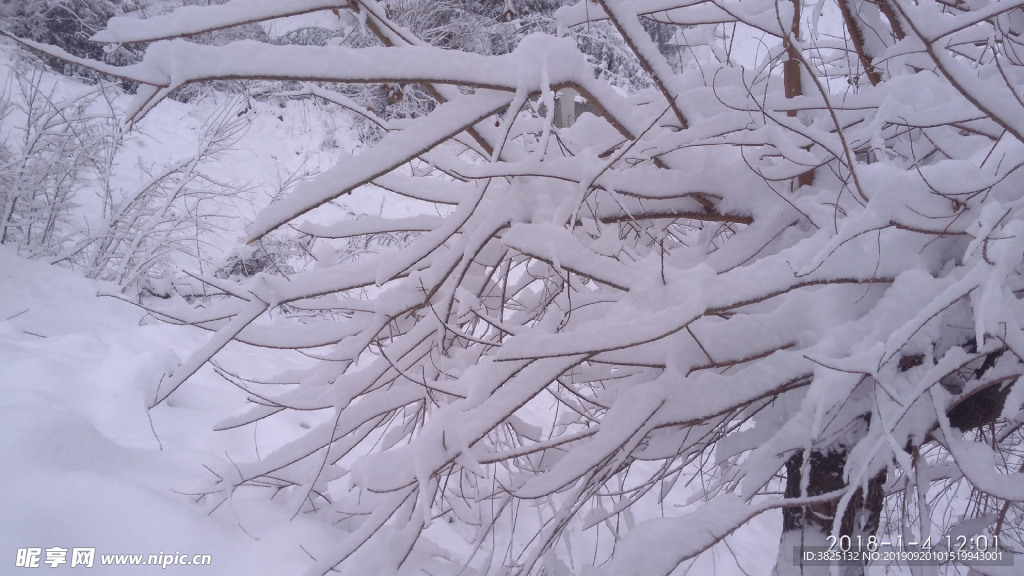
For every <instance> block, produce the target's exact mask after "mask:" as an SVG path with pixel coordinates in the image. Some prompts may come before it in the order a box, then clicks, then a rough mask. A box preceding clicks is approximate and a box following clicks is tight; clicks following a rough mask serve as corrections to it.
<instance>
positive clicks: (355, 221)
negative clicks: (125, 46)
mask: <svg viewBox="0 0 1024 576" xmlns="http://www.w3.org/2000/svg"><path fill="white" fill-rule="evenodd" d="M506 4H507V5H509V6H511V7H513V8H514V7H515V5H516V4H517V3H516V2H514V1H510V2H507V3H506ZM315 11H323V14H324V15H325V17H334V18H337V19H339V21H341V20H344V21H345V22H348V23H350V24H349V25H358V26H364V27H365V29H366V30H369V31H370V32H371V33H372V34H374V35H376V36H377V38H378V39H379V41H380V44H381V45H380V46H378V47H364V48H349V47H345V46H340V45H331V46H280V45H272V44H269V43H262V42H255V41H239V42H233V43H230V44H227V45H224V46H208V45H199V44H195V43H192V42H189V41H187V40H183V39H171V40H161V39H167V38H175V37H179V36H188V35H192V34H197V33H201V32H204V31H208V30H211V29H216V28H223V27H230V26H233V25H236V24H242V23H250V22H253V21H266V20H271V19H274V18H278V17H283V16H289V15H296V14H305V13H311V12H315ZM513 16H515V15H514V14H513ZM494 17H495V19H498V18H499V17H500V15H499V14H495V15H494ZM558 21H559V23H560V25H559V29H558V33H559V34H558V35H557V36H553V35H543V34H535V35H528V36H526V37H524V38H522V40H521V41H520V42H519V43H518V45H517V46H516V48H515V49H514V50H513V51H512V52H510V53H508V54H502V55H488V54H479V53H470V52H464V51H456V50H446V49H442V48H438V47H434V46H430V45H428V44H427V43H425V42H423V41H422V40H420V39H418V38H417V37H416V36H415V35H413V34H412V33H411V32H410V31H409V30H408V29H407V28H404V27H401V26H399V25H397V24H395V23H394V22H393V21H392V20H391V19H390V18H389V16H388V14H387V6H386V4H385V3H382V4H378V3H376V2H373V1H372V0H349V1H348V2H344V1H339V0H294V1H291V2H287V3H282V2H276V1H270V0H231V1H230V2H227V3H224V4H220V5H214V6H206V7H198V6H190V7H185V8H182V9H179V10H177V11H175V12H173V13H170V14H166V15H162V16H157V17H153V18H150V19H148V20H146V21H143V22H139V21H137V20H133V19H125V18H116V19H113V20H111V21H110V22H109V24H108V26H107V28H106V29H105V30H103V31H101V32H100V33H98V34H97V35H96V36H95V37H94V39H95V40H97V41H100V42H106V43H113V44H116V43H121V42H144V41H150V40H153V41H154V43H153V44H151V45H150V46H149V47H148V49H147V50H146V53H145V56H144V58H143V59H142V60H141V61H140V62H139V63H137V64H134V65H131V66H125V67H115V66H111V65H104V64H101V63H96V62H87V61H84V60H81V59H78V58H76V57H74V56H72V55H70V54H67V53H65V52H63V51H61V50H59V49H55V48H50V47H45V46H39V45H36V44H31V43H29V45H32V46H35V47H37V48H39V49H41V50H44V51H46V52H48V53H50V54H53V55H58V56H61V57H63V58H65V59H67V60H69V61H72V62H77V63H79V64H82V65H86V66H91V67H94V68H95V69H97V70H100V71H102V72H105V73H108V74H111V75H114V76H118V77H121V78H124V79H128V80H131V81H134V82H138V83H139V85H140V87H139V89H138V94H137V95H136V100H135V106H134V109H133V111H132V112H131V114H130V115H129V118H128V120H129V121H130V122H131V121H137V120H138V119H139V118H140V117H142V116H143V115H145V114H146V113H147V112H149V111H150V110H152V109H153V107H155V106H157V105H158V104H159V103H160V102H161V100H163V99H164V98H165V97H167V96H168V95H169V94H171V93H172V92H174V91H175V90H177V89H179V88H180V87H182V86H186V85H189V84H193V83H197V82H205V81H211V80H217V79H224V78H257V79H274V80H289V81H296V82H306V83H309V84H308V85H306V86H305V88H304V89H305V90H307V91H309V93H313V92H315V91H319V92H320V93H321V94H322V95H324V96H325V97H328V98H334V99H335V100H336V101H339V102H342V101H345V100H344V99H343V97H342V96H340V95H335V94H334V93H332V92H331V91H329V90H328V89H326V88H324V86H325V85H330V84H331V83H337V84H371V85H384V84H389V85H401V84H406V83H415V84H418V85H420V86H421V87H422V89H423V90H424V92H425V93H426V94H429V95H430V96H431V97H432V98H434V99H435V100H436V102H437V105H436V107H434V108H433V109H432V110H431V111H430V112H429V113H428V114H426V115H423V116H421V117H417V118H413V119H401V120H387V119H383V118H380V117H378V116H376V115H374V113H373V112H372V111H366V110H365V109H364V110H363V111H362V113H363V114H364V115H365V116H368V117H372V118H373V120H374V121H375V122H376V123H378V124H379V125H380V126H381V127H382V128H383V129H384V130H386V132H387V133H386V136H384V138H383V139H381V140H380V142H379V143H377V144H376V145H375V146H373V147H372V148H370V149H367V150H365V151H363V152H361V153H360V154H358V155H356V156H353V157H351V158H347V159H343V160H341V161H340V162H339V163H338V164H337V165H336V166H335V167H333V168H332V169H330V170H327V171H325V172H324V173H322V174H321V175H320V176H319V177H317V178H316V179H314V180H312V181H309V182H306V183H304V184H302V185H300V186H299V187H298V188H297V189H296V190H295V191H294V192H293V193H291V194H289V195H287V196H286V197H284V198H283V199H281V200H280V201H279V202H277V203H275V204H273V205H272V206H270V207H269V208H267V209H266V210H264V211H263V212H262V213H261V214H260V216H259V217H258V218H257V220H256V221H255V222H254V223H253V225H252V226H251V227H250V229H249V231H248V234H249V237H248V238H247V240H248V241H249V242H250V243H256V242H258V241H259V240H260V239H261V238H262V237H264V236H265V235H266V234H268V233H270V232H271V231H273V230H276V229H278V228H281V227H286V226H288V227H292V228H293V229H295V230H297V231H299V232H300V233H302V234H305V235H308V236H309V237H310V238H312V242H311V244H312V247H311V253H312V254H313V255H315V257H316V260H317V261H316V266H315V267H314V268H313V269H310V270H307V271H303V272H301V273H282V274H280V275H273V274H259V275H256V276H255V277H253V278H250V279H243V280H239V281H233V280H229V279H223V278H217V277H215V276H213V275H210V276H209V277H207V278H205V280H206V281H207V282H208V283H209V285H210V286H211V287H212V289H216V290H218V291H219V292H220V293H221V295H222V296H221V297H220V298H219V299H215V300H213V301H211V303H209V305H207V306H206V307H203V308H199V309H195V308H192V307H190V306H187V305H186V304H185V303H184V302H183V301H172V302H170V303H168V304H167V305H162V306H157V307H156V308H154V313H156V314H158V315H160V316H161V317H163V318H167V319H173V320H175V321H180V322H186V323H190V324H194V325H197V326H200V327H202V328H205V329H208V330H209V331H210V332H211V335H210V339H209V341H208V343H207V344H206V345H205V346H203V347H202V348H200V349H198V350H196V351H195V353H194V354H193V355H192V356H191V357H190V358H189V359H188V360H186V361H185V362H184V363H183V364H181V365H180V366H178V367H177V368H176V369H175V370H174V372H173V375H171V376H170V377H168V378H167V379H165V380H164V381H163V382H162V383H161V385H160V388H159V390H158V392H157V394H156V397H155V401H156V402H157V403H160V402H163V401H165V400H167V399H168V398H169V397H173V395H174V394H175V392H176V390H178V389H179V387H181V386H182V385H186V386H187V384H186V381H187V380H188V378H189V377H190V376H191V375H192V374H194V373H195V372H196V371H197V370H198V369H199V368H200V367H201V366H203V365H204V364H205V363H207V362H210V361H213V362H216V359H215V356H216V354H217V353H218V351H220V350H221V349H222V348H223V347H224V346H225V345H226V344H227V343H229V342H232V341H235V342H241V343H244V344H247V345H250V346H254V347H265V348H288V349H298V350H302V351H304V352H305V353H307V354H308V355H310V356H311V357H312V358H315V359H316V360H317V362H316V364H315V365H314V366H313V367H311V368H308V369H292V370H289V371H287V372H284V373H280V374H260V375H256V376H258V378H255V379H254V378H253V375H251V374H249V375H243V374H237V375H236V374H232V373H230V372H228V371H222V374H223V376H224V377H225V379H227V380H228V381H230V382H232V383H234V384H235V385H236V386H238V387H241V388H242V389H244V390H246V391H247V392H248V393H249V395H250V398H251V400H252V403H253V405H252V408H251V410H249V411H248V412H247V413H245V414H240V415H238V416H237V417H236V418H232V419H230V420H228V421H225V422H223V423H222V424H221V427H222V428H225V429H227V428H236V427H243V426H255V425H256V423H259V422H261V421H264V420H266V419H274V418H276V417H278V415H280V414H282V413H285V412H289V411H309V412H311V413H314V414H316V415H317V417H318V422H319V423H318V424H317V425H315V426H312V427H311V428H310V429H309V430H308V431H307V432H306V433H305V434H304V435H303V436H302V437H301V438H298V439H296V440H294V441H292V442H289V443H287V444H285V445H283V446H281V447H280V448H278V449H276V450H275V451H273V452H272V453H270V454H263V457H262V458H261V459H259V460H258V461H252V462H238V463H236V464H237V465H232V466H225V467H224V468H223V469H219V470H216V474H217V478H216V480H215V481H213V482H211V484H210V485H209V486H208V487H207V488H206V489H204V490H201V495H202V498H201V502H202V503H203V504H204V505H205V506H207V507H208V508H209V509H211V510H213V509H216V508H218V507H220V506H221V505H222V504H224V503H225V502H226V501H227V500H229V499H230V498H231V497H232V495H233V494H235V493H236V492H237V491H239V490H240V489H241V488H242V487H247V494H251V493H252V490H254V489H255V490H262V491H264V492H265V494H266V496H267V498H273V499H274V500H275V501H277V502H279V503H280V505H281V506H283V507H285V508H287V509H288V510H289V511H290V512H291V513H294V514H296V515H298V514H310V515H318V516H320V517H322V518H323V519H325V520H327V521H330V522H333V523H336V524H337V525H338V526H339V527H340V528H342V529H343V530H345V531H346V533H347V536H346V537H345V538H344V539H343V540H342V541H340V542H338V543H337V546H336V548H335V549H334V551H333V552H332V553H330V554H328V555H322V556H320V557H318V558H317V559H316V564H315V566H314V567H313V568H312V569H311V570H310V573H311V574H326V573H329V572H330V571H331V570H332V568H334V567H336V566H339V565H341V566H342V570H343V573H353V574H355V573H366V574H383V573H402V574H414V573H420V571H422V572H423V573H428V574H433V575H441V574H451V575H454V574H484V573H491V574H527V573H531V574H542V573H543V574H570V573H580V572H582V573H588V574H608V575H616V576H618V575H623V574H643V575H657V574H669V573H670V572H672V571H673V570H674V569H676V568H677V567H680V566H684V567H685V566H687V565H688V562H689V561H690V560H691V559H693V558H695V557H697V556H698V555H700V554H701V553H702V552H704V551H706V550H709V549H711V548H712V547H715V546H716V545H721V546H722V547H725V548H727V547H728V544H729V538H730V535H731V534H733V533H735V532H736V531H737V530H739V529H741V527H743V526H744V525H746V524H748V523H749V522H750V521H751V519H753V518H755V517H757V516H759V515H761V514H764V513H767V512H768V511H771V510H776V509H780V508H781V509H783V514H782V515H783V529H784V531H783V535H782V538H781V544H780V548H779V554H778V556H779V562H778V565H777V566H776V570H777V571H778V572H779V573H780V574H786V573H793V572H794V571H799V570H800V568H798V567H797V568H794V567H793V566H792V562H791V561H792V546H793V545H794V544H797V543H800V542H805V543H808V542H815V543H817V542H821V541H822V539H823V538H824V535H825V534H833V535H851V536H856V535H861V536H869V535H872V534H878V535H879V536H881V535H883V534H884V533H886V531H892V532H893V533H896V532H898V533H900V534H903V535H904V537H905V538H910V537H911V535H913V536H914V537H915V538H916V537H921V538H926V537H928V536H932V537H934V538H936V539H937V538H939V537H940V536H942V535H943V534H944V533H958V532H956V531H957V530H960V531H963V530H967V528H965V527H970V530H972V531H975V532H978V533H985V534H989V535H995V534H998V535H1000V537H1001V542H1002V543H1003V544H1009V545H1016V546H1017V547H1018V548H1020V546H1021V542H1020V535H1021V530H1020V524H1021V521H1022V520H1024V516H1022V513H1021V512H1022V510H1021V508H1020V503H1021V502H1022V501H1024V465H1022V462H1024V454H1022V453H1021V452H1020V450H1019V443H1020V440H1021V436H1020V433H1019V427H1020V424H1021V423H1022V422H1024V414H1021V405H1022V402H1024V386H1020V385H1017V384H1016V382H1017V379H1018V378H1019V377H1020V375H1021V374H1022V371H1024V333H1022V331H1021V324H1022V322H1024V304H1022V302H1021V295H1022V294H1024V292H1022V291H1024V278H1022V277H1021V265H1022V252H1024V235H1022V232H1024V213H1022V207H1024V205H1022V195H1021V190H1022V186H1024V181H1022V178H1021V175H1020V173H1018V171H1017V170H1018V168H1020V167H1021V166H1022V165H1024V100H1022V99H1021V90H1022V89H1024V62H1022V60H1021V50H1022V49H1024V45H1022V44H1021V43H1019V39H1020V35H1021V34H1022V33H1024V13H1022V12H1021V3H1020V2H1017V1H1016V0H1005V1H1001V2H989V1H986V0H978V1H975V2H970V3H962V4H956V5H952V4H944V3H936V2H933V1H922V2H918V3H916V4H912V3H909V2H903V1H900V0H894V1H890V0H879V1H878V2H869V1H863V0H840V1H839V3H838V4H832V3H824V2H822V3H818V4H814V5H806V6H803V5H799V4H798V5H794V4H793V3H791V2H788V1H786V0H778V1H776V2H770V1H760V0H753V1H751V0H742V1H733V0H719V1H715V2H710V1H689V0H631V1H619V0H598V2H596V3H595V2H591V1H589V0H585V1H583V2H580V3H578V4H575V5H573V6H567V7H564V8H562V9H561V10H560V11H559V12H558ZM642 21H654V22H660V23H666V24H671V25H674V26H677V27H678V32H679V33H678V37H677V39H676V42H677V43H679V44H682V45H683V46H684V47H685V48H686V50H687V51H688V52H689V53H690V54H691V57H692V58H693V60H692V61H691V63H690V64H689V65H687V66H679V64H678V62H671V61H670V60H669V59H668V58H666V56H665V52H664V51H663V50H659V46H658V42H656V41H655V40H654V39H652V36H651V35H650V34H649V33H648V29H647V28H645V27H644V26H643V25H642ZM598 22H605V23H606V24H609V25H611V26H612V27H614V28H615V29H616V30H617V31H618V33H619V34H620V35H621V38H622V46H625V47H628V49H629V50H630V51H631V56H630V57H631V58H633V59H634V61H635V62H636V64H637V65H638V66H639V67H640V68H642V69H643V70H644V71H645V72H646V73H647V74H648V75H649V77H650V79H651V84H652V88H650V89H649V90H646V91H641V92H637V93H631V94H626V95H624V94H622V93H621V92H620V91H617V90H615V89H613V88H612V86H610V85H609V84H608V83H607V82H606V81H605V80H602V79H595V76H594V71H593V68H592V66H591V64H590V63H588V60H587V59H586V57H585V56H584V55H583V53H582V52H581V51H580V50H579V49H578V47H577V41H576V39H575V38H576V37H577V36H576V34H584V33H585V31H586V30H587V29H588V27H589V26H591V25H592V24H594V23H598ZM511 25H514V22H513V23H512V24H511ZM156 40H160V41H156ZM570 87H571V88H573V89H574V90H575V91H576V92H578V93H579V94H580V95H581V98H583V99H585V100H586V101H587V103H588V105H589V109H590V110H593V111H594V113H585V114H583V115H581V117H580V118H579V119H578V120H577V121H576V123H575V124H574V125H572V126H571V127H566V128H557V127H555V126H554V125H553V123H552V122H551V115H550V114H547V115H546V117H542V116H541V115H539V114H538V113H537V110H538V108H540V107H541V104H543V105H544V107H545V108H546V109H547V110H552V109H553V102H554V96H555V92H556V91H558V90H560V89H563V88H570ZM355 107H356V106H353V108H355ZM371 187H374V188H377V189H381V190H384V191H387V192H388V193H389V194H391V195H393V196H394V197H395V198H396V199H399V198H400V199H402V200H403V201H411V202H416V203H419V204H420V205H421V206H422V210H421V213H420V215H416V216H409V217H405V218H399V219H395V218H387V217H383V216H382V217H376V218H374V217H363V218H348V217H345V216H344V215H343V214H342V215H341V216H340V217H339V210H337V209H336V208H335V207H334V205H333V204H332V202H333V201H334V200H336V199H338V198H339V197H341V196H343V195H346V194H353V195H358V194H362V193H364V192H365V191H366V190H368V189H370V188H371ZM391 233H403V234H405V238H406V242H403V243H401V244H399V245H390V246H389V245H386V244H378V245H375V246H374V249H373V250H371V251H369V253H367V254H363V255H361V256H360V257H358V258H351V257H344V256H348V254H347V253H346V254H339V252H340V251H342V250H343V249H346V250H347V249H348V247H349V246H350V245H349V244H348V243H347V242H346V241H345V240H346V239H349V238H354V237H359V238H372V237H378V236H379V235H382V234H391ZM695 479H696V480H697V481H694V480H695ZM655 516H658V517H655ZM958 524H960V525H961V526H960V527H959V528H958ZM947 531H953V532H947ZM441 541H444V543H445V545H444V546H443V547H442V546H439V545H438V542H441ZM453 542H457V544H455V543H453ZM1017 561H1018V562H1020V561H1021V559H1020V558H1018V559H1017ZM588 565H591V566H593V568H586V566H588ZM349 570H351V572H349ZM814 570H826V571H827V569H821V568H816V569H814ZM978 570H979V571H980V572H982V573H991V574H996V573H1011V572H1008V570H1012V568H991V567H987V568H978ZM1000 570H1002V572H1000ZM803 573H805V574H806V573H812V572H811V569H805V571H804V572H803Z"/></svg>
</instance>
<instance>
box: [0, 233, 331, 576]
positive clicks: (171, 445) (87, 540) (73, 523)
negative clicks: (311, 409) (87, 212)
mask: <svg viewBox="0 0 1024 576" xmlns="http://www.w3.org/2000/svg"><path fill="white" fill-rule="evenodd" d="M98 287H99V288H108V289H109V287H104V286H98V285H97V284H96V283H94V282H90V281H88V280H84V279H82V278H80V277H78V276H76V275H75V274H73V273H72V272H69V271H67V270H63V269H60V268H57V267H52V266H45V265H43V264H41V263H38V262H30V261H26V260H22V259H20V258H18V257H17V256H16V255H15V254H14V252H13V250H11V249H9V248H7V247H3V246H0V462H3V465H2V466H0V518H2V519H3V520H2V522H0V542H3V544H4V546H3V550H2V551H0V565H2V566H5V568H4V569H3V570H0V572H2V573H9V572H8V568H10V567H11V566H14V564H15V561H16V554H17V549H18V548H33V547H35V548H42V549H43V552H42V553H41V557H40V561H41V566H43V568H45V569H46V570H47V573H55V574H62V573H71V574H78V573H80V571H81V568H80V567H75V568H71V567H70V559H71V552H70V550H71V549H73V548H95V553H96V556H95V559H94V567H93V569H92V570H91V571H89V572H87V573H91V574H100V575H105V574H128V573H131V574H151V573H157V572H159V571H161V570H162V568H161V567H153V566H148V567H146V566H141V567H140V566H136V567H133V568H128V567H124V566H113V565H107V566H102V565H100V564H101V556H102V555H107V554H143V555H145V556H146V558H144V559H143V562H145V561H148V560H149V558H148V555H149V554H160V553H161V552H163V553H164V554H165V555H168V554H169V555H173V554H175V553H178V552H180V553H182V554H188V555H192V554H210V555H211V560H212V563H211V565H210V566H204V567H196V566H188V567H184V566H175V567H173V569H177V570H182V571H183V572H182V573H184V571H186V570H187V572H188V573H189V574H224V575H233V574H291V573H296V572H300V571H301V570H302V569H303V568H305V567H306V566H308V565H309V564H310V563H311V560H310V558H309V556H308V555H307V554H306V552H304V551H303V549H302V548H301V547H300V546H304V547H305V548H306V550H310V551H311V552H313V553H315V552H316V551H317V550H320V549H323V548H324V547H325V546H327V545H328V544H329V543H330V542H331V541H332V540H334V539H336V538H337V536H338V535H337V534H336V533H335V532H334V530H333V529H332V528H330V527H329V526H326V525H324V524H321V523H318V522H312V521H306V520H304V519H302V518H299V519H296V520H294V521H291V522H289V521H288V519H287V518H286V517H283V516H282V515H283V512H281V511H279V510H277V509H276V508H275V507H274V506H273V505H270V504H260V503H258V502H249V501H245V506H244V510H243V509H234V510H232V509H224V510H218V512H217V513H215V514H213V515H211V516H207V515H206V514H205V513H204V509H203V508H202V507H200V506H196V505H195V504H193V502H192V498H191V497H189V496H187V495H185V494H184V493H188V492H189V491H190V490H192V489H194V488H195V487H197V486H205V485H208V484H209V481H210V478H209V473H208V472H206V469H205V468H204V466H209V467H210V468H213V469H216V468H219V467H222V466H223V464H224V463H225V462H226V461H227V460H228V459H229V458H231V459H235V458H251V457H252V452H253V450H254V438H253V433H252V430H251V428H250V429H249V430H248V431H247V432H244V433H242V432H240V433H238V434H232V433H223V432H213V431H212V429H213V425H214V424H215V423H216V422H217V421H219V420H221V419H223V418H224V417H226V416H227V415H229V414H232V413H235V412H237V410H238V409H239V407H240V406H241V405H242V400H243V397H242V394H241V393H240V392H237V391H236V390H234V389H232V388H231V387H230V386H229V385H227V384H226V383H225V382H224V381H223V380H220V379H219V378H218V377H216V376H215V375H214V374H213V373H212V372H211V371H208V370H204V371H203V372H201V373H200V374H198V375H197V377H196V378H194V379H193V380H191V381H189V382H188V383H187V384H186V385H185V386H184V387H183V388H182V389H181V390H179V392H178V394H177V396H176V398H175V400H176V401H175V402H172V403H171V404H172V405H160V406H158V407H156V408H154V409H152V410H149V411H147V406H148V405H149V404H150V403H151V399H152V395H153V393H154V391H155V386H156V384H157V383H158V382H159V380H160V377H161V376H162V374H163V373H164V371H166V370H168V369H170V368H171V367H172V366H173V365H174V364H175V362H176V361H177V359H178V358H179V357H181V356H183V355H185V354H187V353H188V352H189V351H190V350H192V349H194V348H195V347H197V346H198V345H199V344H200V343H201V342H203V341H204V339H205V337H206V336H205V334H204V333H203V332H202V331H200V330H198V329H195V328H190V327H177V326H170V325H166V324H157V323H148V324H147V323H141V324H140V321H141V320H142V319H143V313H142V312H140V311H139V310H138V309H137V308H136V307H134V306H132V305H130V304H128V303H125V302H121V301H119V300H116V299H113V298H98V297H97V295H96V293H97V289H98ZM232 352H233V353H234V354H235V355H236V357H235V358H233V359H230V358H227V359H225V361H226V362H228V363H231V362H233V361H234V362H239V361H241V362H249V363H253V362H256V363H260V362H261V361H265V359H261V358H255V359H253V358H245V357H244V356H242V355H243V354H244V353H245V351H243V350H240V349H234V350H232V351H229V352H228V356H231V355H232ZM250 353H251V352H250ZM151 419H152V421H151ZM278 432H280V431H278ZM261 436H262V435H261ZM261 450H262V447H261ZM53 547H60V548H66V549H68V550H69V552H68V556H67V562H66V563H65V564H63V565H60V566H58V567H57V569H50V568H49V567H48V566H46V565H45V564H43V563H42V562H43V561H45V559H46V552H45V550H46V549H48V548H53ZM168 569H172V568H171V567H169V568H168Z"/></svg>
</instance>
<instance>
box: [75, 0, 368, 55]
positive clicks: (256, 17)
mask: <svg viewBox="0 0 1024 576" xmlns="http://www.w3.org/2000/svg"><path fill="white" fill-rule="evenodd" d="M347 7H348V2H346V1H345V0H296V1H291V2H277V1H275V0H231V1H230V2H227V3H225V4H220V5H215V6H203V7H202V8H200V7H198V6H181V7H179V8H177V9H176V10H174V11H173V12H170V13H168V14H163V15H160V16H152V17H149V18H143V19H138V18H128V17H119V18H111V19H110V21H109V22H107V26H106V28H104V29H103V30H101V31H99V32H97V33H96V34H94V35H93V37H92V40H93V41H94V42H109V43H117V44H126V43H129V42H152V41H154V40H164V39H167V38H177V37H179V36H190V35H193V34H200V33H202V32H209V31H211V30H218V29H220V28H228V27H231V26H239V25H242V24H248V23H251V22H262V21H264V20H270V19H273V18H284V17H286V16H296V15H299V14H305V13H307V12H316V11H319V10H334V11H337V10H340V9H344V8H347Z"/></svg>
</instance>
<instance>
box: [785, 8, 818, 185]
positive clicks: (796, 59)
mask: <svg viewBox="0 0 1024 576" xmlns="http://www.w3.org/2000/svg"><path fill="white" fill-rule="evenodd" d="M800 6H801V0H795V1H794V2H793V23H792V24H793V27H792V30H791V32H790V33H791V35H792V36H791V38H797V39H798V38H800ZM783 42H784V44H785V45H786V53H787V56H788V57H787V59H786V61H785V62H784V63H783V64H782V84H783V89H784V90H785V93H786V98H796V97H797V96H800V95H802V94H803V93H804V90H803V82H802V80H801V78H800V67H801V63H800V54H799V52H798V49H797V47H796V46H795V45H794V44H793V42H792V40H791V39H790V37H787V38H784V39H783ZM786 114H787V115H789V116H791V117H792V116H796V110H789V111H788V112H786ZM813 182H814V170H813V169H811V170H808V171H807V172H804V173H802V174H800V175H799V176H797V177H796V187H797V188H799V187H801V186H809V185H811V184H812V183H813Z"/></svg>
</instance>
